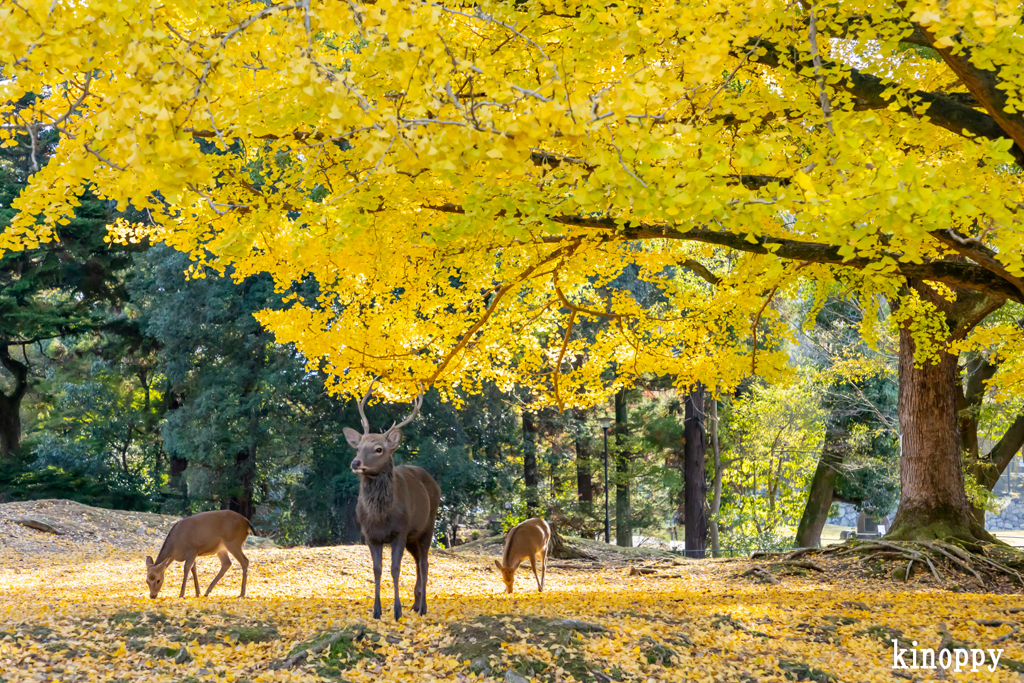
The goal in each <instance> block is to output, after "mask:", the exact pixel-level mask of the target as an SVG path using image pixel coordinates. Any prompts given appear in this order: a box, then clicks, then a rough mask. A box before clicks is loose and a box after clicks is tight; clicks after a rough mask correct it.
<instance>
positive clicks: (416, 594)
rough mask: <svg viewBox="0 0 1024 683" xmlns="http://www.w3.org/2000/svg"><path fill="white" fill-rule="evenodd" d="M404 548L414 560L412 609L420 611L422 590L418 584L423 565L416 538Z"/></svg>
mask: <svg viewBox="0 0 1024 683" xmlns="http://www.w3.org/2000/svg"><path fill="white" fill-rule="evenodd" d="M405 549H406V550H408V551H409V554H410V555H412V559H413V560H414V561H415V562H416V587H415V588H413V591H412V595H413V601H412V611H413V612H415V613H416V614H419V613H420V599H421V598H422V590H421V589H420V584H421V583H422V581H423V576H422V574H423V566H422V565H421V564H420V545H419V542H418V540H417V541H412V542H410V543H409V544H408V545H406V546H405Z"/></svg>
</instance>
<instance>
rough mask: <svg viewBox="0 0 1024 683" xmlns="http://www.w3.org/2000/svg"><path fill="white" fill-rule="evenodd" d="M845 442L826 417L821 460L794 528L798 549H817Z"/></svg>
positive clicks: (843, 432) (842, 432)
mask: <svg viewBox="0 0 1024 683" xmlns="http://www.w3.org/2000/svg"><path fill="white" fill-rule="evenodd" d="M846 438H847V433H846V430H845V429H843V428H842V427H840V426H839V425H838V424H837V420H836V417H835V415H832V416H830V419H829V422H828V425H827V426H826V428H825V442H824V444H822V447H821V457H819V458H818V466H817V468H815V470H814V477H813V478H812V479H811V487H810V490H809V491H808V493H807V505H805V506H804V514H803V516H802V517H800V524H798V525H797V528H796V545H797V547H799V548H816V547H818V546H819V545H821V530H822V529H824V528H825V522H826V521H827V520H828V511H829V508H831V507H832V495H833V493H834V491H835V487H836V479H837V478H838V477H839V468H840V467H841V466H842V464H843V458H844V456H845V454H846Z"/></svg>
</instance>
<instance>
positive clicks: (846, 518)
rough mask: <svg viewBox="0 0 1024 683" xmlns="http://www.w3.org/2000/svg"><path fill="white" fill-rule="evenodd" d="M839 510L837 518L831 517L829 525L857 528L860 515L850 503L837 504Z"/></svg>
mask: <svg viewBox="0 0 1024 683" xmlns="http://www.w3.org/2000/svg"><path fill="white" fill-rule="evenodd" d="M836 505H837V507H838V508H839V514H838V515H837V516H836V517H829V518H828V520H827V521H828V523H829V524H835V525H836V526H852V527H854V528H856V527H857V517H859V516H860V513H859V512H857V509H856V508H854V507H853V506H852V505H850V504H849V503H836Z"/></svg>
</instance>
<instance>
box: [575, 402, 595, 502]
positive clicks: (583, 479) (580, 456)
mask: <svg viewBox="0 0 1024 683" xmlns="http://www.w3.org/2000/svg"><path fill="white" fill-rule="evenodd" d="M574 417H575V418H576V422H577V425H576V426H577V430H578V431H577V434H576V499H577V500H579V502H580V503H582V504H583V505H584V506H585V507H586V509H588V510H589V509H590V507H591V505H593V503H594V479H593V475H592V474H591V469H590V463H591V460H590V447H589V444H588V443H587V440H586V439H585V438H584V436H583V434H582V433H581V432H580V431H579V429H580V428H581V427H582V425H583V424H584V423H585V422H586V420H587V412H586V411H585V410H583V409H577V410H576V411H575V412H574Z"/></svg>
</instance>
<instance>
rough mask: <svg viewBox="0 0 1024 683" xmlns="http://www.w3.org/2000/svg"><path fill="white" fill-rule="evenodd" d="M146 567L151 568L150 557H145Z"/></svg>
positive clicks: (151, 559) (151, 560)
mask: <svg viewBox="0 0 1024 683" xmlns="http://www.w3.org/2000/svg"><path fill="white" fill-rule="evenodd" d="M146 566H147V567H152V566H153V558H152V557H150V556H149V555H146Z"/></svg>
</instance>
